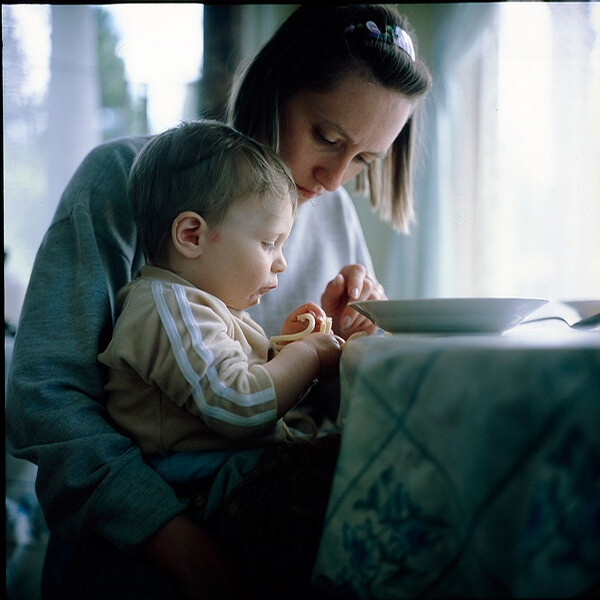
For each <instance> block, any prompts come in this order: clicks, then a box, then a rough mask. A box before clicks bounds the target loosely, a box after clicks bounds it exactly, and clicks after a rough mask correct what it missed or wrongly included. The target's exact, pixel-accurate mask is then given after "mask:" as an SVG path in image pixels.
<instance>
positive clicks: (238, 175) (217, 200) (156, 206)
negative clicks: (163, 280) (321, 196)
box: [127, 119, 297, 264]
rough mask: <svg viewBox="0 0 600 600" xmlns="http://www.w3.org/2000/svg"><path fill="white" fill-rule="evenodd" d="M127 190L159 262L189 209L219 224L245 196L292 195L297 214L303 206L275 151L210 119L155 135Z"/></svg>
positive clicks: (149, 252) (151, 255) (146, 245)
mask: <svg viewBox="0 0 600 600" xmlns="http://www.w3.org/2000/svg"><path fill="white" fill-rule="evenodd" d="M127 192H128V196H129V202H130V205H131V210H132V213H133V217H134V220H135V223H136V226H137V228H138V234H139V237H140V240H141V243H142V248H143V250H144V253H145V255H146V258H147V260H149V261H151V262H153V263H155V264H156V263H157V262H158V261H159V259H160V258H161V257H162V254H163V252H164V250H165V241H166V240H167V239H169V238H170V236H171V225H172V223H173V220H174V219H175V217H176V216H177V215H178V214H180V213H181V212H183V211H186V210H191V211H194V212H197V213H198V214H199V215H200V216H201V217H202V218H203V219H205V220H206V222H207V223H208V224H209V225H211V226H212V227H219V225H220V224H221V223H222V222H223V220H224V218H225V216H226V214H227V211H228V210H229V208H230V207H231V206H232V205H233V204H234V203H235V202H237V201H239V200H246V199H250V198H266V197H267V196H269V197H270V196H273V197H281V198H285V197H289V199H290V202H291V204H292V209H293V211H294V214H295V211H296V206H297V191H296V186H295V184H294V181H293V179H292V176H291V174H290V172H289V170H288V168H287V167H286V166H285V164H284V163H283V161H282V160H281V159H280V158H279V156H278V155H277V154H276V153H275V152H274V151H273V150H271V149H270V148H268V147H267V146H264V145H262V144H260V143H258V142H257V141H255V140H253V139H252V138H250V137H248V136H246V135H244V134H242V133H240V132H238V131H235V130H234V129H232V128H231V127H229V126H228V125H225V124H223V123H220V122H218V121H213V120H208V119H204V120H199V121H191V122H187V123H182V124H180V125H179V126H178V127H174V128H172V129H169V130H167V131H165V132H164V133H161V134H160V135H157V136H155V137H153V138H152V139H151V140H150V141H149V142H148V143H147V144H146V145H145V146H144V147H143V148H142V150H141V152H140V153H139V154H138V156H137V157H136V159H135V161H134V163H133V165H132V167H131V172H130V174H129V180H128V185H127Z"/></svg>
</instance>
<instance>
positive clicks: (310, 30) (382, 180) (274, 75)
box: [228, 4, 431, 231]
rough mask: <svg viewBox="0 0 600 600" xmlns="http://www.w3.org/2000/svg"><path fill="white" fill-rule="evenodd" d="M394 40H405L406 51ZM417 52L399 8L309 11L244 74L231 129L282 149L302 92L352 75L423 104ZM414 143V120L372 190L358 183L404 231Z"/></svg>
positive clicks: (425, 86)
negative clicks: (287, 110)
mask: <svg viewBox="0 0 600 600" xmlns="http://www.w3.org/2000/svg"><path fill="white" fill-rule="evenodd" d="M369 22H371V24H369ZM373 24H374V26H375V28H374V29H375V33H373ZM352 26H354V27H352ZM397 27H400V29H401V30H403V32H404V33H401V32H399V30H398V29H397ZM377 32H379V33H383V35H377ZM388 32H389V33H388ZM390 36H391V37H390ZM395 36H398V37H395ZM405 36H407V37H409V40H408V44H407V42H406V40H407V37H405ZM394 39H400V40H402V41H401V42H400V43H401V46H403V47H400V46H398V45H397V44H396V43H394V41H393V40H394ZM414 45H416V39H415V37H414V35H412V32H411V29H410V26H409V24H408V22H407V20H406V18H405V17H404V16H402V15H401V14H400V13H399V12H398V11H397V10H396V9H395V8H394V6H393V5H389V4H388V5H381V4H355V5H348V6H339V5H331V6H325V5H303V6H301V7H300V8H298V9H297V10H296V11H295V12H294V13H293V14H292V15H291V16H290V17H289V18H288V19H287V20H286V21H285V22H284V23H283V24H282V25H281V27H280V28H279V29H278V30H277V31H276V32H275V34H274V35H273V37H272V38H271V39H270V40H269V42H267V44H266V45H265V46H264V47H263V48H262V49H261V51H260V52H259V53H258V54H257V55H256V57H255V58H254V59H253V61H252V62H251V63H250V64H249V65H248V66H247V68H245V69H244V70H243V71H240V72H239V73H238V75H237V77H236V80H235V82H234V85H233V87H232V92H231V95H230V98H229V104H228V118H229V122H230V123H231V124H232V125H233V126H234V127H236V129H238V130H240V131H243V132H244V133H245V134H247V135H249V136H251V137H253V138H255V139H257V140H260V141H261V142H263V143H266V144H269V145H270V146H271V147H272V148H273V149H274V150H278V149H279V115H280V112H281V110H282V108H283V106H284V105H285V103H286V102H287V101H288V100H289V99H290V98H292V97H293V96H294V95H295V94H297V93H298V92H300V91H303V90H314V91H327V90H329V89H331V88H333V87H334V86H335V85H336V84H337V83H338V82H339V81H340V80H341V79H342V78H343V77H345V76H346V75H349V74H351V73H358V74H360V75H364V77H365V78H366V79H367V80H369V81H375V82H376V83H378V84H380V85H381V86H383V87H385V88H388V89H392V90H396V91H398V92H399V93H401V94H403V95H404V96H405V97H407V98H409V99H414V100H417V99H418V98H420V97H421V96H423V95H424V94H425V93H426V92H427V91H428V90H429V88H430V87H431V76H430V73H429V71H428V69H427V67H426V66H425V64H424V63H423V62H422V61H421V60H420V59H419V57H418V54H416V55H415V56H414V58H413V57H411V56H410V52H409V51H408V49H409V48H410V47H411V46H412V48H413V49H414ZM414 138H415V120H414V115H413V116H411V117H410V118H409V120H408V122H407V124H406V125H405V126H404V128H403V129H402V131H401V132H400V134H399V135H398V137H397V138H396V140H395V141H394V143H393V144H392V148H391V150H390V152H388V155H387V156H386V158H385V159H383V160H382V161H375V163H374V164H372V165H370V166H369V169H368V185H366V183H367V182H366V181H365V178H364V176H363V177H359V181H358V184H359V185H358V187H359V189H361V190H364V191H367V190H368V193H369V194H370V198H371V205H372V206H373V208H374V209H376V211H377V212H378V214H379V215H380V217H381V218H382V219H384V220H385V221H388V222H390V223H391V224H392V225H393V226H394V227H395V228H396V229H398V230H404V231H406V230H407V229H408V224H409V223H410V221H411V220H412V219H413V216H414V211H413V199H412V182H411V162H412V155H413V145H414Z"/></svg>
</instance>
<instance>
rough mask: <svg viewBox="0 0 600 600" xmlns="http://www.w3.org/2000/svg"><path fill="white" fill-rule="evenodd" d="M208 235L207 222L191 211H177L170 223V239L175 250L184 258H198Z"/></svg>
mask: <svg viewBox="0 0 600 600" xmlns="http://www.w3.org/2000/svg"><path fill="white" fill-rule="evenodd" d="M207 235H208V224H207V223H206V221H205V220H204V219H203V218H202V217H201V216H200V215H199V214H198V213H195V212H192V211H189V210H187V211H184V212H182V213H179V214H178V215H177V216H176V217H175V219H173V223H172V225H171V240H172V242H173V245H174V246H175V250H177V252H179V254H181V255H182V256H184V257H185V258H198V257H199V256H200V255H201V254H202V250H203V248H204V241H205V240H206V239H207Z"/></svg>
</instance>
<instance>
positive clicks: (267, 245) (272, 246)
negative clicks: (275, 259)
mask: <svg viewBox="0 0 600 600" xmlns="http://www.w3.org/2000/svg"><path fill="white" fill-rule="evenodd" d="M263 246H264V247H265V248H266V249H267V250H275V242H263Z"/></svg>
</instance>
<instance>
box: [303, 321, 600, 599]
mask: <svg viewBox="0 0 600 600" xmlns="http://www.w3.org/2000/svg"><path fill="white" fill-rule="evenodd" d="M341 397H342V408H341V413H340V424H341V425H342V445H341V450H340V457H339V460H338V464H337V467H336V474H335V478H334V482H333V488H332V493H331V497H330V501H329V507H328V511H327V515H326V518H325V525H324V533H323V536H322V540H321V544H320V548H319V553H318V556H317V561H316V564H315V569H314V573H313V578H314V582H315V583H316V585H317V586H318V587H320V588H321V589H325V590H336V594H338V595H341V596H343V597H353V598H381V599H387V598H390V599H392V598H393V599H399V598H440V597H445V598H447V597H459V598H484V597H485V598H496V597H536V598H540V597H567V596H574V595H577V594H581V593H583V592H585V591H586V590H589V589H590V587H591V586H594V585H598V583H599V581H600V334H599V333H598V332H587V333H577V334H573V333H572V332H571V331H569V332H568V334H566V335H562V334H560V335H558V334H557V335H555V334H554V333H552V334H549V333H547V332H546V331H544V332H541V333H540V332H539V331H536V332H532V333H531V334H530V332H529V330H526V331H525V333H524V334H522V335H513V336H502V335H486V336H477V335H475V336H467V335H465V336H435V335H430V336H424V335H392V336H384V337H368V338H359V339H357V340H353V341H351V342H350V343H349V344H348V345H347V346H346V349H345V350H344V353H343V356H342V362H341Z"/></svg>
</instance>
